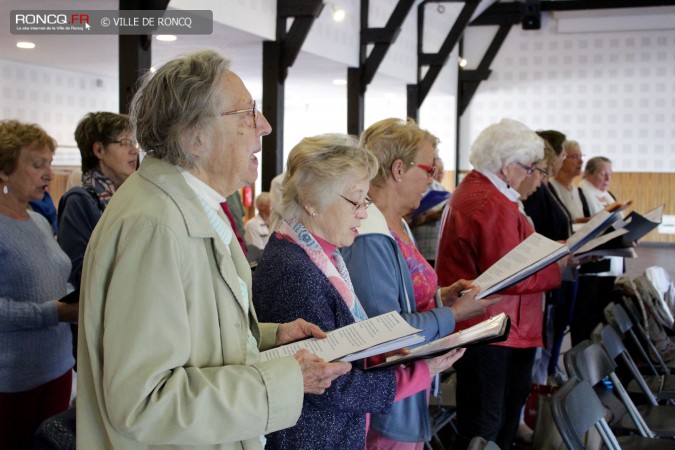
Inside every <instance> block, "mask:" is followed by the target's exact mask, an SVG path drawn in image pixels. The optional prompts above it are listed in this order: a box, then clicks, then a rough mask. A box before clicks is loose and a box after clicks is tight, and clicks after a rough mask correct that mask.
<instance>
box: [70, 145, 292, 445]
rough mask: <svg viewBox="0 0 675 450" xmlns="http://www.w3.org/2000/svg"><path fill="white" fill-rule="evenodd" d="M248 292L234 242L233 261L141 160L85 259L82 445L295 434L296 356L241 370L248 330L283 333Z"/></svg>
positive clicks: (160, 173) (173, 182) (181, 186)
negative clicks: (260, 318)
mask: <svg viewBox="0 0 675 450" xmlns="http://www.w3.org/2000/svg"><path fill="white" fill-rule="evenodd" d="M230 253H231V256H230ZM237 274H239V276H240V277H241V278H242V280H244V281H245V282H246V284H247V286H248V292H249V298H241V291H240V289H239V283H238V280H237ZM250 292H251V272H250V270H249V267H248V263H247V261H246V259H245V257H244V255H243V253H242V251H241V249H240V247H239V244H238V243H237V241H236V239H233V240H232V242H231V245H230V252H228V251H227V249H226V248H225V246H224V244H223V243H222V241H221V240H220V239H219V238H218V237H217V235H216V234H215V232H214V231H213V229H212V226H211V225H210V224H209V222H208V219H207V218H206V214H205V213H204V211H203V209H202V207H201V205H200V203H199V201H198V200H197V198H196V196H195V195H194V193H193V191H192V190H191V189H190V188H189V187H188V186H187V184H186V183H185V181H184V179H183V177H182V176H181V175H180V173H179V172H178V170H177V168H176V167H175V166H173V165H171V164H169V163H167V162H164V161H160V160H157V159H155V158H153V157H150V156H148V157H146V158H145V160H144V161H143V164H142V165H141V168H140V170H139V171H138V172H137V173H135V174H134V175H132V176H131V177H129V179H128V180H127V181H126V182H125V183H124V185H123V186H122V188H121V189H120V190H119V191H118V192H117V193H116V194H115V196H114V198H113V199H112V200H111V202H110V204H109V205H108V207H107V208H106V211H105V213H104V214H103V217H102V218H101V220H100V222H99V223H98V225H97V227H96V229H95V230H94V233H93V235H92V238H91V241H90V243H89V247H88V248H87V252H86V255H85V261H84V272H83V278H82V287H81V297H80V319H79V320H80V334H79V354H78V389H77V447H78V448H80V449H86V450H90V449H99V448H109V449H115V450H121V449H151V448H152V449H155V448H186V447H190V448H200V449H241V448H245V449H258V448H261V443H260V440H259V436H260V435H263V434H266V433H270V432H272V431H276V430H279V429H283V428H287V427H289V426H292V425H294V424H295V422H296V421H297V419H298V417H299V416H300V411H301V408H302V399H303V382H302V373H301V371H300V367H299V365H298V364H297V362H296V361H295V359H294V358H292V357H287V358H281V359H277V360H273V361H270V362H265V363H257V364H253V365H248V366H247V365H245V361H246V342H247V329H249V328H250V330H251V332H252V333H253V336H254V337H255V338H256V339H257V341H258V343H259V348H260V349H265V348H269V347H270V346H271V345H272V344H273V342H274V339H275V334H276V330H277V326H276V325H273V324H259V323H258V322H257V319H256V316H255V311H254V309H253V304H252V302H251V298H250ZM244 302H246V303H247V304H248V311H249V314H248V315H246V314H245V312H244V311H245V309H244V308H243V305H244Z"/></svg>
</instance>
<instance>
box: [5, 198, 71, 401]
mask: <svg viewBox="0 0 675 450" xmlns="http://www.w3.org/2000/svg"><path fill="white" fill-rule="evenodd" d="M29 216H30V218H29V220H27V221H26V220H17V219H13V218H11V217H8V216H5V215H3V214H0V236H2V238H0V392H21V391H26V390H29V389H33V388H35V387H38V386H40V385H42V384H44V383H46V382H48V381H51V380H54V379H56V378H58V377H59V376H61V375H63V374H64V373H65V372H66V371H67V370H68V369H70V368H71V367H73V364H74V363H75V361H74V359H73V355H72V336H71V333H70V326H69V325H68V324H67V323H63V322H59V319H58V314H57V312H56V301H57V300H58V299H60V298H61V297H63V296H65V295H66V284H67V282H68V276H69V275H70V259H69V258H68V256H67V255H66V254H65V253H64V252H63V251H62V250H61V248H60V247H59V246H58V244H57V243H56V241H55V240H54V236H53V234H52V230H51V227H50V226H49V224H48V223H47V221H46V220H45V218H44V217H42V216H40V215H39V214H37V213H35V212H33V211H29Z"/></svg>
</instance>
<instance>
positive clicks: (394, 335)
mask: <svg viewBox="0 0 675 450" xmlns="http://www.w3.org/2000/svg"><path fill="white" fill-rule="evenodd" d="M418 331H420V330H418V329H417V328H413V327H411V326H410V325H409V324H408V322H406V321H405V320H404V319H403V317H401V315H400V314H398V313H397V312H396V311H392V312H390V313H387V314H382V315H381V316H377V317H373V318H370V319H368V320H363V321H361V322H356V323H353V324H351V325H348V326H346V327H342V328H338V329H337V330H333V331H330V332H329V333H327V334H328V337H326V338H325V339H315V338H311V339H305V340H302V341H297V342H293V343H290V344H286V345H282V346H279V347H275V348H273V349H271V350H267V351H264V352H261V353H260V361H268V360H271V359H275V358H281V357H283V356H293V355H295V353H297V352H298V351H299V350H300V349H303V348H304V349H307V350H309V351H311V352H312V353H314V354H315V355H317V356H319V357H320V358H322V359H324V360H325V361H345V362H349V361H355V360H357V359H362V358H366V357H368V356H372V355H379V354H380V353H385V352H388V351H392V350H396V349H399V348H402V347H408V346H411V345H416V344H419V343H421V342H424V337H423V336H421V335H419V334H416V333H417V332H418Z"/></svg>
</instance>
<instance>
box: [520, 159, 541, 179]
mask: <svg viewBox="0 0 675 450" xmlns="http://www.w3.org/2000/svg"><path fill="white" fill-rule="evenodd" d="M516 164H518V165H519V166H520V167H522V168H523V169H525V170H526V171H527V176H528V177H529V176H530V175H532V174H533V173H534V171H535V170H536V167H532V166H526V165H525V164H521V163H519V162H516Z"/></svg>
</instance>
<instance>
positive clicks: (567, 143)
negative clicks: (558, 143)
mask: <svg viewBox="0 0 675 450" xmlns="http://www.w3.org/2000/svg"><path fill="white" fill-rule="evenodd" d="M562 148H563V150H565V153H569V152H570V150H572V149H573V148H578V149H579V150H581V146H580V145H579V143H578V142H577V141H573V140H567V141H565V142H563V145H562Z"/></svg>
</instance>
